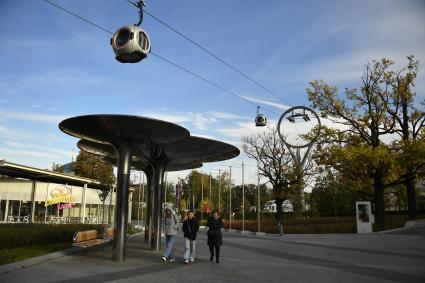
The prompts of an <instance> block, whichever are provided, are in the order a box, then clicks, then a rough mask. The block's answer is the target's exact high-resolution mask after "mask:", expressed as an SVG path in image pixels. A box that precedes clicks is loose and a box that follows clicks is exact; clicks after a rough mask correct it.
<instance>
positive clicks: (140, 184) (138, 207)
mask: <svg viewBox="0 0 425 283" xmlns="http://www.w3.org/2000/svg"><path fill="white" fill-rule="evenodd" d="M141 190H142V171H139V200H138V203H139V205H138V206H137V227H139V228H140V191H141Z"/></svg>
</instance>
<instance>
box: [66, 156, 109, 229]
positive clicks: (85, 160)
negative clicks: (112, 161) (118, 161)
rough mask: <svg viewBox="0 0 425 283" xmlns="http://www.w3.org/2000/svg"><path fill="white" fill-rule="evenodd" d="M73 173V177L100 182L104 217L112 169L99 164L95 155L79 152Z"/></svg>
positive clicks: (104, 164)
mask: <svg viewBox="0 0 425 283" xmlns="http://www.w3.org/2000/svg"><path fill="white" fill-rule="evenodd" d="M74 171H75V175H77V176H81V177H86V178H90V179H94V180H97V181H99V182H100V184H101V185H100V188H99V198H100V200H101V201H102V203H103V213H102V214H103V215H104V214H105V213H104V212H105V200H106V198H107V197H108V195H109V193H110V191H111V189H112V186H113V184H114V183H115V176H114V173H113V167H112V166H111V165H109V164H106V163H103V162H101V161H100V159H99V158H98V157H97V156H96V155H94V154H91V153H87V152H85V151H83V150H81V151H80V152H79V154H78V156H77V159H76V161H75V164H74ZM102 223H103V217H102Z"/></svg>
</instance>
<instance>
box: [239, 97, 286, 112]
mask: <svg viewBox="0 0 425 283" xmlns="http://www.w3.org/2000/svg"><path fill="white" fill-rule="evenodd" d="M239 96H240V97H242V98H243V99H246V100H249V101H252V102H255V103H260V104H264V105H269V106H273V107H275V108H278V109H283V110H286V109H288V108H289V106H288V105H286V104H281V103H278V102H273V101H270V100H266V99H259V98H254V97H249V96H244V95H239Z"/></svg>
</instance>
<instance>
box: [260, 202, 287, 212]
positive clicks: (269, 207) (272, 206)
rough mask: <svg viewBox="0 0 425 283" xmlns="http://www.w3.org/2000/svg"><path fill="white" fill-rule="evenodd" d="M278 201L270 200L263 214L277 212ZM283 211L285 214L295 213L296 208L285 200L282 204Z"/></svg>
mask: <svg viewBox="0 0 425 283" xmlns="http://www.w3.org/2000/svg"><path fill="white" fill-rule="evenodd" d="M276 207H277V205H276V201H275V200H269V201H267V202H266V203H265V204H264V209H263V212H270V213H274V212H276V211H277V210H276ZM282 210H283V212H294V206H293V205H292V204H291V202H290V201H289V200H285V201H284V202H283V203H282Z"/></svg>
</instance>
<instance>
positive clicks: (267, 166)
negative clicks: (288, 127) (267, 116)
mask: <svg viewBox="0 0 425 283" xmlns="http://www.w3.org/2000/svg"><path fill="white" fill-rule="evenodd" d="M242 142H243V143H244V144H243V150H244V152H245V153H246V154H247V155H248V157H249V158H253V159H255V160H256V161H257V164H258V167H259V171H260V174H261V175H262V176H264V177H266V178H267V179H268V181H269V182H270V183H271V185H272V187H273V195H274V197H275V201H276V210H277V212H276V220H277V223H278V224H282V223H283V222H282V219H283V209H282V203H283V202H284V201H285V200H287V199H292V200H294V199H295V195H296V194H297V190H299V189H301V188H300V187H299V184H300V183H301V182H300V180H301V179H303V178H304V177H305V175H306V172H307V171H308V170H310V169H311V163H310V162H308V164H307V166H306V167H305V168H302V170H300V168H299V166H297V165H296V164H295V163H294V160H293V158H292V156H291V154H290V153H289V151H288V149H287V148H285V145H284V143H283V142H282V140H281V139H280V137H279V134H278V132H277V129H276V128H273V127H270V128H268V130H267V131H265V132H264V133H262V134H258V135H256V136H251V137H244V138H242Z"/></svg>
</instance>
